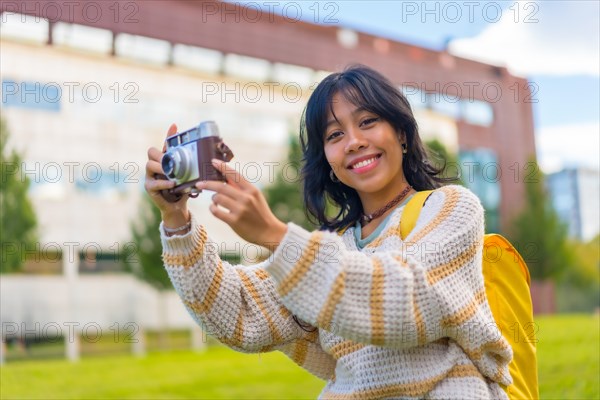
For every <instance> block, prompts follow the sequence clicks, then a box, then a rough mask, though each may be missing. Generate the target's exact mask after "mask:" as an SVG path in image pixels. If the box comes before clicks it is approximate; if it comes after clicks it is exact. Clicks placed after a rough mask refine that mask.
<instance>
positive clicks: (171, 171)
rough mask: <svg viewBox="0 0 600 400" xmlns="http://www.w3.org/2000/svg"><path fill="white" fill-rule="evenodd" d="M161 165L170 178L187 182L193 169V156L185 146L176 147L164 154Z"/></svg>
mask: <svg viewBox="0 0 600 400" xmlns="http://www.w3.org/2000/svg"><path fill="white" fill-rule="evenodd" d="M161 165H162V168H163V171H164V173H165V175H166V176H167V177H168V178H169V179H170V180H172V181H176V182H179V183H181V182H185V181H186V179H187V178H188V175H189V174H190V170H191V156H190V154H189V151H188V150H187V149H186V148H185V147H182V146H180V147H175V148H173V149H170V150H169V151H167V152H166V153H165V155H163V158H162V160H161Z"/></svg>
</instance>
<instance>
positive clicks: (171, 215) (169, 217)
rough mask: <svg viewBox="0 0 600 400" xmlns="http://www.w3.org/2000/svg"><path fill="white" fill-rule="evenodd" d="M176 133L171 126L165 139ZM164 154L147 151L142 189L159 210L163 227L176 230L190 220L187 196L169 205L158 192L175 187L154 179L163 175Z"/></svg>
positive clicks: (174, 126) (151, 150)
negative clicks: (158, 175)
mask: <svg viewBox="0 0 600 400" xmlns="http://www.w3.org/2000/svg"><path fill="white" fill-rule="evenodd" d="M176 133H177V125H175V124H172V125H171V126H170V127H169V130H168V132H167V137H169V136H173V135H174V134H176ZM163 154H164V147H163V151H160V150H159V149H157V148H156V147H150V148H149V149H148V162H147V163H146V181H145V183H144V188H145V189H146V192H147V193H148V195H149V196H150V199H152V201H153V202H154V204H155V205H156V206H157V207H158V208H159V210H160V213H161V215H162V219H163V223H164V226H165V227H167V228H178V227H181V226H183V225H185V224H187V223H188V221H189V220H190V216H189V212H188V209H187V200H188V197H189V196H188V195H183V197H182V198H181V200H179V201H177V202H175V203H169V202H168V201H167V200H165V199H164V197H163V196H162V195H161V193H160V191H161V190H165V189H172V188H173V187H174V186H175V182H173V181H169V180H166V179H158V178H156V175H157V174H160V175H164V174H165V173H164V172H163V169H162V166H161V163H160V161H161V159H162V156H163Z"/></svg>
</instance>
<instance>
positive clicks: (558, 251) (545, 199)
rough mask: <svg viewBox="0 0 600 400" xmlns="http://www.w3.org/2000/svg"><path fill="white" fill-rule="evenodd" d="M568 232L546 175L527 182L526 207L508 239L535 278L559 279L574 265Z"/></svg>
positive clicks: (518, 217)
mask: <svg viewBox="0 0 600 400" xmlns="http://www.w3.org/2000/svg"><path fill="white" fill-rule="evenodd" d="M567 232H568V229H567V226H566V225H565V224H564V223H563V222H562V221H561V220H560V218H559V217H558V215H557V214H556V212H555V211H554V209H553V207H552V203H551V201H550V197H549V196H548V194H547V192H546V190H545V186H544V176H543V174H542V173H540V174H539V178H533V179H529V180H527V181H525V207H524V208H523V210H522V211H521V213H520V214H518V216H517V217H516V219H515V220H514V222H513V224H512V229H510V230H509V235H508V236H509V238H510V239H511V241H512V243H513V244H514V245H515V247H516V248H517V250H519V252H520V253H521V255H522V256H523V258H524V260H525V262H526V263H527V265H528V267H529V272H530V273H531V277H532V279H537V280H545V279H552V280H556V279H559V278H560V277H561V276H562V274H563V273H564V271H565V270H567V269H568V268H569V267H570V266H572V265H574V263H575V262H576V259H575V254H574V251H573V249H572V247H571V246H569V242H568V240H567Z"/></svg>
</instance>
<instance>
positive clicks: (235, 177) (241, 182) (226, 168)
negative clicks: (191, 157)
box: [211, 158, 256, 192]
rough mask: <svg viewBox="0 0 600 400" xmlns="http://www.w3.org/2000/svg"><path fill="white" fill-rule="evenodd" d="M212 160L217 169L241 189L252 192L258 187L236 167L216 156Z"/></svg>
mask: <svg viewBox="0 0 600 400" xmlns="http://www.w3.org/2000/svg"><path fill="white" fill-rule="evenodd" d="M211 161H212V165H213V166H214V167H215V168H216V169H217V171H219V172H221V173H222V174H223V176H225V179H227V183H229V184H232V185H234V186H237V187H239V188H240V189H242V190H244V191H248V192H252V191H254V190H255V189H256V188H255V187H254V185H253V184H251V183H250V182H248V181H247V180H246V178H244V176H243V175H242V174H241V173H239V172H238V171H237V170H236V169H235V168H233V167H232V166H230V165H229V164H227V163H226V162H224V161H221V160H218V159H216V158H215V159H212V160H211Z"/></svg>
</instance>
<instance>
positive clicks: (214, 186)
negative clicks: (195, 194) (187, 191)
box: [196, 181, 240, 199]
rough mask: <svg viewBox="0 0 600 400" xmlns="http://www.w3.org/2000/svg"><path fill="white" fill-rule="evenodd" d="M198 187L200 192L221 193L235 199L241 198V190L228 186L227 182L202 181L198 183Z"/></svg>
mask: <svg viewBox="0 0 600 400" xmlns="http://www.w3.org/2000/svg"><path fill="white" fill-rule="evenodd" d="M196 187H197V188H198V189H200V190H210V191H213V192H216V193H221V194H223V195H225V196H228V197H231V198H233V199H235V198H239V196H240V193H239V190H240V189H239V188H235V187H233V186H232V185H226V184H225V182H221V181H201V182H198V183H196Z"/></svg>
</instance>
